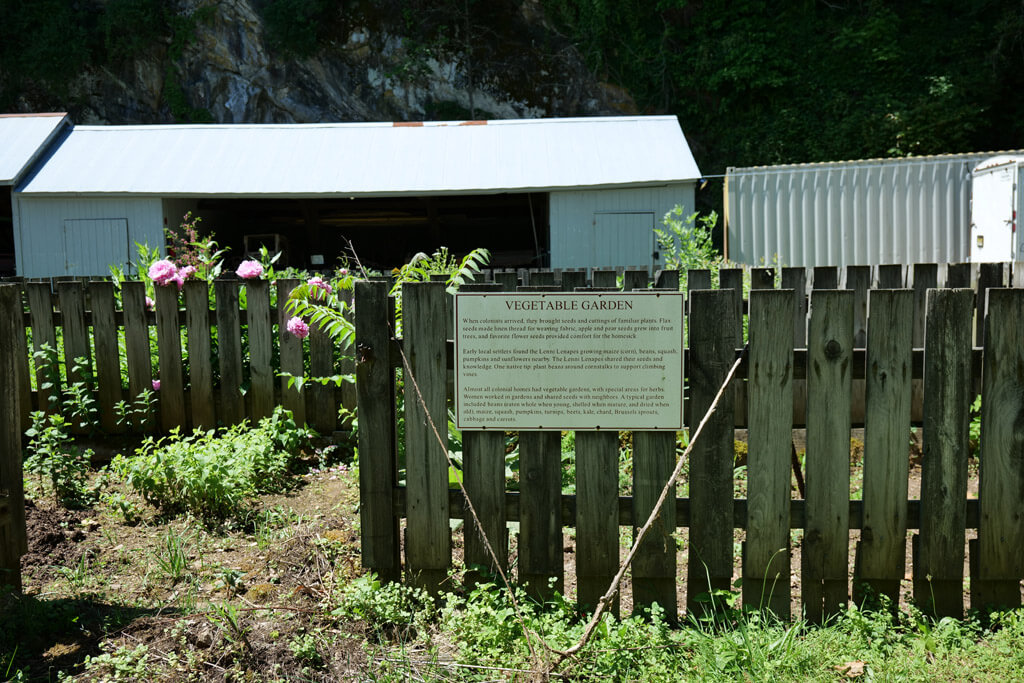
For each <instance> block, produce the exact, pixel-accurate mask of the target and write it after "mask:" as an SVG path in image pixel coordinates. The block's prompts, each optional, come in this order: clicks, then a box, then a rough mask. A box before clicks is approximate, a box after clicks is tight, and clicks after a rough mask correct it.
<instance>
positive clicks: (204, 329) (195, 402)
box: [182, 280, 217, 429]
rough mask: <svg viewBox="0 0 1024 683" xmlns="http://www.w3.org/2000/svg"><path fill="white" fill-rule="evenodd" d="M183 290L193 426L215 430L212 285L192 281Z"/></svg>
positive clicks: (203, 281) (200, 281)
mask: <svg viewBox="0 0 1024 683" xmlns="http://www.w3.org/2000/svg"><path fill="white" fill-rule="evenodd" d="M182 291H183V292H184V298H185V329H186V330H187V332H188V338H187V339H188V380H189V387H190V392H189V393H190V399H191V401H190V403H191V407H192V426H193V427H196V428H203V429H213V428H214V427H216V426H217V412H216V409H215V407H214V400H213V355H212V353H211V348H210V294H209V285H208V284H207V282H206V281H205V280H188V281H186V282H185V287H184V289H183V290H182Z"/></svg>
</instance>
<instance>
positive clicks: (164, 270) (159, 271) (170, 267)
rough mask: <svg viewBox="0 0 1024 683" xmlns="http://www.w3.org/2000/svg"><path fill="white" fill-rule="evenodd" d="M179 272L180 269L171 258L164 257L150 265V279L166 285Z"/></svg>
mask: <svg viewBox="0 0 1024 683" xmlns="http://www.w3.org/2000/svg"><path fill="white" fill-rule="evenodd" d="M177 274H178V269H177V268H175V267H174V264H173V263H171V261H170V259H162V260H160V261H156V262H155V263H154V264H153V265H151V266H150V267H149V279H150V280H152V281H153V282H155V283H156V284H158V285H166V284H168V283H170V282H171V280H173V279H174V276H175V275H177Z"/></svg>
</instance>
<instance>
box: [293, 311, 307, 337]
mask: <svg viewBox="0 0 1024 683" xmlns="http://www.w3.org/2000/svg"><path fill="white" fill-rule="evenodd" d="M288 331H289V332H291V333H292V334H293V335H295V336H296V337H297V338H299V339H305V338H306V337H308V336H309V325H307V324H306V322H305V321H304V320H303V319H302V318H300V317H298V316H296V317H294V318H292V319H291V320H289V321H288Z"/></svg>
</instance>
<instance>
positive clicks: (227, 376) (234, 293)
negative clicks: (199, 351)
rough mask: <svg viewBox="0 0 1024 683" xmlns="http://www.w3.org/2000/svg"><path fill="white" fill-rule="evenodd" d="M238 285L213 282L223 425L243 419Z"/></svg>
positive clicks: (220, 281)
mask: <svg viewBox="0 0 1024 683" xmlns="http://www.w3.org/2000/svg"><path fill="white" fill-rule="evenodd" d="M238 288H239V282H238V280H217V281H216V282H214V283H213V291H214V296H215V298H216V302H215V304H216V307H217V362H218V365H219V367H220V410H219V414H220V420H221V422H223V423H224V424H225V425H235V424H238V423H240V422H241V421H242V420H244V419H245V397H244V396H243V395H242V337H241V327H240V325H241V323H240V321H239V314H238Z"/></svg>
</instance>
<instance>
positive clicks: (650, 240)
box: [590, 211, 656, 268]
mask: <svg viewBox="0 0 1024 683" xmlns="http://www.w3.org/2000/svg"><path fill="white" fill-rule="evenodd" d="M655 244H656V242H655V237H654V212H653V211H598V212H595V213H594V239H593V240H592V242H591V248H592V249H593V253H592V254H591V258H590V265H591V266H592V267H594V268H614V267H618V266H625V267H637V268H651V267H652V266H653V265H654V251H655Z"/></svg>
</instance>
